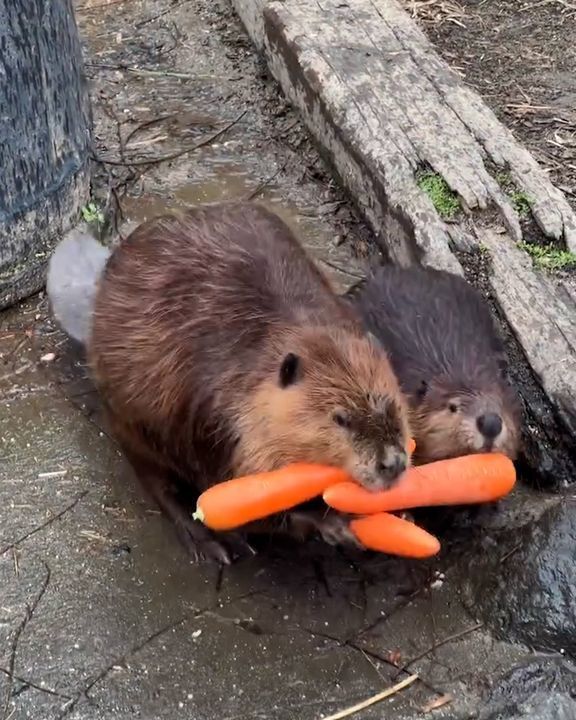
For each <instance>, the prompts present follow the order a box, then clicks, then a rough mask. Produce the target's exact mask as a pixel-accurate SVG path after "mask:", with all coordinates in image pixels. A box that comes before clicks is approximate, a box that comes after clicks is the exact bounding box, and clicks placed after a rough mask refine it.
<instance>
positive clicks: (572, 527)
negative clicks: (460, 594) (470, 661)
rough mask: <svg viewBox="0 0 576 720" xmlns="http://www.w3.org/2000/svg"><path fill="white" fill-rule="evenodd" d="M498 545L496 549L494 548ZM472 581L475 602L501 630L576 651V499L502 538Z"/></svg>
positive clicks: (487, 545) (541, 644)
mask: <svg viewBox="0 0 576 720" xmlns="http://www.w3.org/2000/svg"><path fill="white" fill-rule="evenodd" d="M490 545H492V547H490ZM494 545H496V543H495V541H492V542H490V541H489V539H485V541H484V547H485V549H486V552H485V553H484V555H483V556H482V558H481V560H480V562H479V564H478V565H477V566H476V568H475V572H474V573H473V574H471V575H470V578H469V581H467V582H466V587H467V594H468V597H469V598H470V602H471V604H472V605H473V607H474V610H475V612H477V613H478V615H479V616H480V617H482V619H484V620H485V621H486V623H487V624H488V625H489V626H490V627H492V628H494V629H495V630H496V631H497V632H499V633H500V634H503V635H505V636H507V637H514V638H516V639H518V640H520V641H522V642H524V643H526V644H527V645H530V646H532V647H535V648H538V649H540V650H548V651H549V650H562V651H564V652H567V653H569V654H571V655H572V656H574V655H576V562H575V561H574V558H575V548H576V500H575V499H574V498H571V497H566V498H563V499H562V500H561V501H560V502H559V503H558V504H557V505H556V506H555V507H552V508H551V509H549V510H547V511H546V512H545V513H544V514H543V515H542V517H541V518H540V519H539V520H538V521H536V522H534V523H531V524H530V525H528V526H527V527H524V528H522V529H521V530H520V531H519V532H514V533H508V534H506V535H505V536H504V537H500V538H499V539H498V541H497V547H498V554H496V553H495V552H494Z"/></svg>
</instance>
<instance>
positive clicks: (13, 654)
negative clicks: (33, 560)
mask: <svg viewBox="0 0 576 720" xmlns="http://www.w3.org/2000/svg"><path fill="white" fill-rule="evenodd" d="M44 567H45V568H46V576H45V578H44V581H43V583H42V587H41V588H40V591H39V592H38V594H37V595H36V597H35V598H34V601H33V602H32V605H28V604H26V613H25V614H24V617H23V618H22V620H21V622H20V624H19V625H18V627H17V628H16V632H15V633H14V637H13V638H12V648H11V651H10V663H9V665H8V672H7V676H8V684H7V687H6V696H5V699H4V711H3V713H2V718H3V720H7V718H8V710H9V708H10V698H11V696H12V686H13V684H14V667H15V665H16V655H17V653H18V642H19V640H20V636H21V635H22V633H23V632H24V630H25V629H26V625H28V623H29V622H30V620H32V616H33V615H34V612H35V611H36V608H37V607H38V605H39V603H40V600H42V598H43V597H44V593H45V592H46V590H47V588H48V583H49V582H50V568H49V567H48V565H46V563H44Z"/></svg>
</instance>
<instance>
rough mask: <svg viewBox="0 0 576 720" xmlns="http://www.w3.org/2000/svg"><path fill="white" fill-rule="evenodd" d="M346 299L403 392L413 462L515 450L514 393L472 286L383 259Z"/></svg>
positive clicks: (485, 310) (513, 454)
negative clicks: (408, 411)
mask: <svg viewBox="0 0 576 720" xmlns="http://www.w3.org/2000/svg"><path fill="white" fill-rule="evenodd" d="M350 299H351V302H352V305H353V307H354V308H355V309H356V310H357V311H358V312H359V313H360V315H361V316H362V319H363V321H364V323H365V326H366V328H367V329H368V330H369V331H370V332H371V333H372V334H373V335H374V336H375V337H376V338H377V339H378V340H379V341H380V342H381V343H382V344H383V346H384V347H385V348H386V350H387V352H388V354H389V358H390V361H391V363H392V366H393V368H394V371H395V373H396V375H397V377H398V380H399V382H400V385H401V387H402V390H403V391H404V392H405V393H406V394H407V396H408V398H409V402H410V406H411V414H410V423H411V427H412V432H413V433H414V439H415V440H416V453H415V455H414V462H416V463H426V462H431V461H433V460H440V459H444V458H450V457H456V456H459V455H467V454H471V453H479V452H490V451H498V452H501V453H504V454H506V455H508V456H509V457H510V458H512V459H515V458H516V456H517V453H518V449H519V443H520V428H521V415H520V405H519V400H518V396H517V394H516V393H515V391H514V390H513V389H512V388H511V387H510V385H509V384H508V382H507V379H506V362H505V353H504V347H503V344H502V342H501V341H500V339H499V337H498V335H497V333H496V329H495V327H494V324H493V322H492V317H491V314H490V310H489V308H488V306H487V304H486V302H485V301H484V299H483V298H482V296H481V295H480V294H479V292H478V291H477V290H476V289H475V288H473V287H472V286H471V285H469V284H468V283H467V282H466V281H465V280H463V279H462V278H460V277H458V276H456V275H453V274H452V273H448V272H442V271H438V270H432V269H427V268H421V267H411V268H406V269H403V268H399V267H393V266H383V267H381V268H378V270H377V271H376V272H375V273H374V274H373V275H372V277H370V278H369V279H368V280H367V282H366V283H365V285H364V286H363V287H362V288H361V289H360V290H359V291H358V292H357V293H355V294H354V295H353V296H352V297H351V298H350Z"/></svg>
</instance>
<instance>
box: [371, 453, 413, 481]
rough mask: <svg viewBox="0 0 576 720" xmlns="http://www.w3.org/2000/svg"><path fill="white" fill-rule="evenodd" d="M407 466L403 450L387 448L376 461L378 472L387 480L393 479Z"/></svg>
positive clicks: (406, 458)
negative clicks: (378, 460) (377, 461)
mask: <svg viewBox="0 0 576 720" xmlns="http://www.w3.org/2000/svg"><path fill="white" fill-rule="evenodd" d="M407 466H408V455H407V454H406V451H405V450H399V449H398V448H388V449H387V450H386V451H385V452H384V455H383V456H382V458H381V460H380V462H379V463H378V473H379V474H380V475H381V476H382V477H384V478H386V479H387V480H394V479H396V478H397V477H398V475H401V474H402V473H403V472H404V470H406V468H407Z"/></svg>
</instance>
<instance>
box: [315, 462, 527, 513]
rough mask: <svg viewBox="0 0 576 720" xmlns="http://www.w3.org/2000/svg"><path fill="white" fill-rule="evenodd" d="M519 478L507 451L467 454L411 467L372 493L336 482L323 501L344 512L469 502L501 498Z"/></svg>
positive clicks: (347, 483)
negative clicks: (394, 481)
mask: <svg viewBox="0 0 576 720" xmlns="http://www.w3.org/2000/svg"><path fill="white" fill-rule="evenodd" d="M515 482H516V471H515V469H514V465H513V463H512V461H511V460H509V459H508V458H507V457H506V456H505V455H499V454H482V455H466V456H464V457H459V458H452V459H451V460H439V461H438V462H433V463H429V464H428V465H420V466H419V467H413V468H409V469H408V470H407V471H406V473H404V475H403V476H402V477H401V478H400V480H399V482H398V484H397V485H395V486H394V487H393V488H391V489H390V490H383V491H382V492H376V493H372V492H369V491H368V490H365V489H364V488H362V487H360V485H357V484H356V483H352V482H346V483H342V484H340V485H334V486H331V487H329V488H328V489H327V490H325V491H324V501H325V502H326V503H327V504H328V505H330V507H332V508H335V509H336V510H340V511H341V512H347V513H357V514H360V515H365V514H370V513H379V512H383V511H389V510H404V509H407V508H416V507H428V506H432V505H469V504H473V503H483V502H491V501H494V500H498V499H499V498H501V497H503V496H504V495H507V494H508V493H509V492H510V491H511V490H512V488H513V487H514V484H515Z"/></svg>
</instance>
